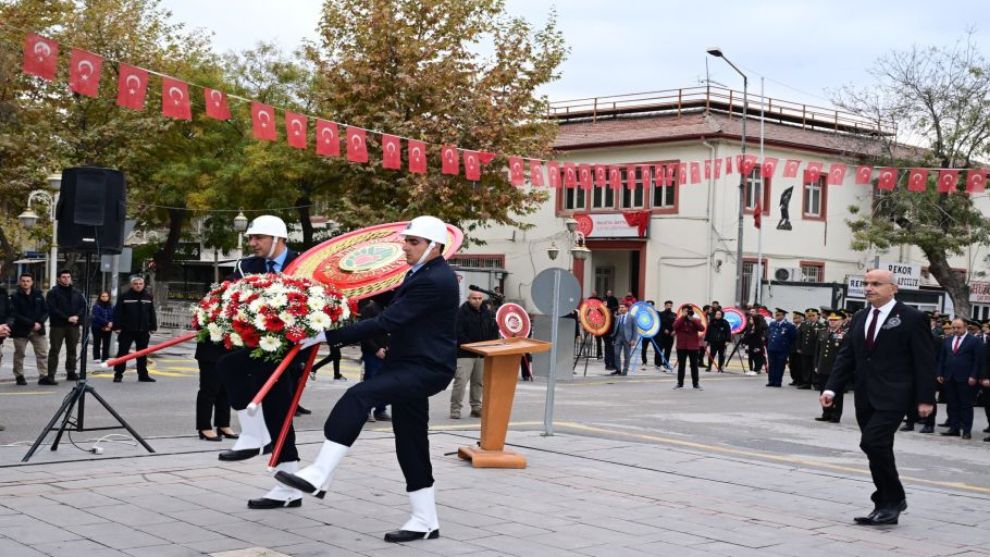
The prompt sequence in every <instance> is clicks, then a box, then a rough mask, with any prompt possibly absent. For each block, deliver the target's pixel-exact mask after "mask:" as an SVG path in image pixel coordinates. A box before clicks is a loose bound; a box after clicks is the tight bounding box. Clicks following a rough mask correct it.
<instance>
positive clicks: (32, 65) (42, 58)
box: [21, 33, 58, 81]
mask: <svg viewBox="0 0 990 557" xmlns="http://www.w3.org/2000/svg"><path fill="white" fill-rule="evenodd" d="M21 68H22V69H23V70H24V73H26V74H28V75H36V76H38V77H40V78H43V79H47V80H48V81H55V73H56V72H57V70H58V43H57V42H55V41H53V40H51V39H49V38H47V37H42V36H41V35H37V34H35V33H28V36H27V37H26V38H25V39H24V62H23V64H22V66H21Z"/></svg>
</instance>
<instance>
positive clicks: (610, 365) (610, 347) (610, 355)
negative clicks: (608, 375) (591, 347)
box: [601, 335, 615, 369]
mask: <svg viewBox="0 0 990 557" xmlns="http://www.w3.org/2000/svg"><path fill="white" fill-rule="evenodd" d="M601 338H602V343H603V344H604V345H605V368H606V369H615V345H614V344H613V342H612V335H603V336H602V337H601Z"/></svg>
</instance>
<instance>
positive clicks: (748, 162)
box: [742, 155, 756, 176]
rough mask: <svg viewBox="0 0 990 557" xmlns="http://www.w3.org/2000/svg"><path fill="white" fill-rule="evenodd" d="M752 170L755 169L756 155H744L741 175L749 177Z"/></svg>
mask: <svg viewBox="0 0 990 557" xmlns="http://www.w3.org/2000/svg"><path fill="white" fill-rule="evenodd" d="M754 168H756V155H746V157H745V158H743V160H742V173H743V174H744V175H746V176H749V175H750V174H752V173H753V169H754Z"/></svg>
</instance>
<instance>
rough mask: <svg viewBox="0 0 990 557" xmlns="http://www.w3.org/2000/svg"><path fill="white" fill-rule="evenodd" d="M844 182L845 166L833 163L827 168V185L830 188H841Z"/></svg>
mask: <svg viewBox="0 0 990 557" xmlns="http://www.w3.org/2000/svg"><path fill="white" fill-rule="evenodd" d="M845 181H846V165H845V164H843V163H841V162H833V163H832V165H831V166H829V167H828V183H829V185H830V186H841V185H842V182H845Z"/></svg>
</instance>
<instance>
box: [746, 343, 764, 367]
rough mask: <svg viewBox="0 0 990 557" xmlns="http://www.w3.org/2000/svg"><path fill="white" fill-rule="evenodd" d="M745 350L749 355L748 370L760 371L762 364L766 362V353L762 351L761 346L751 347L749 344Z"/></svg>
mask: <svg viewBox="0 0 990 557" xmlns="http://www.w3.org/2000/svg"><path fill="white" fill-rule="evenodd" d="M746 352H747V354H748V355H749V370H750V371H756V372H760V371H762V370H763V365H764V364H765V363H766V354H764V353H763V347H762V346H759V347H756V348H753V347H752V346H749V347H747V349H746Z"/></svg>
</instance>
